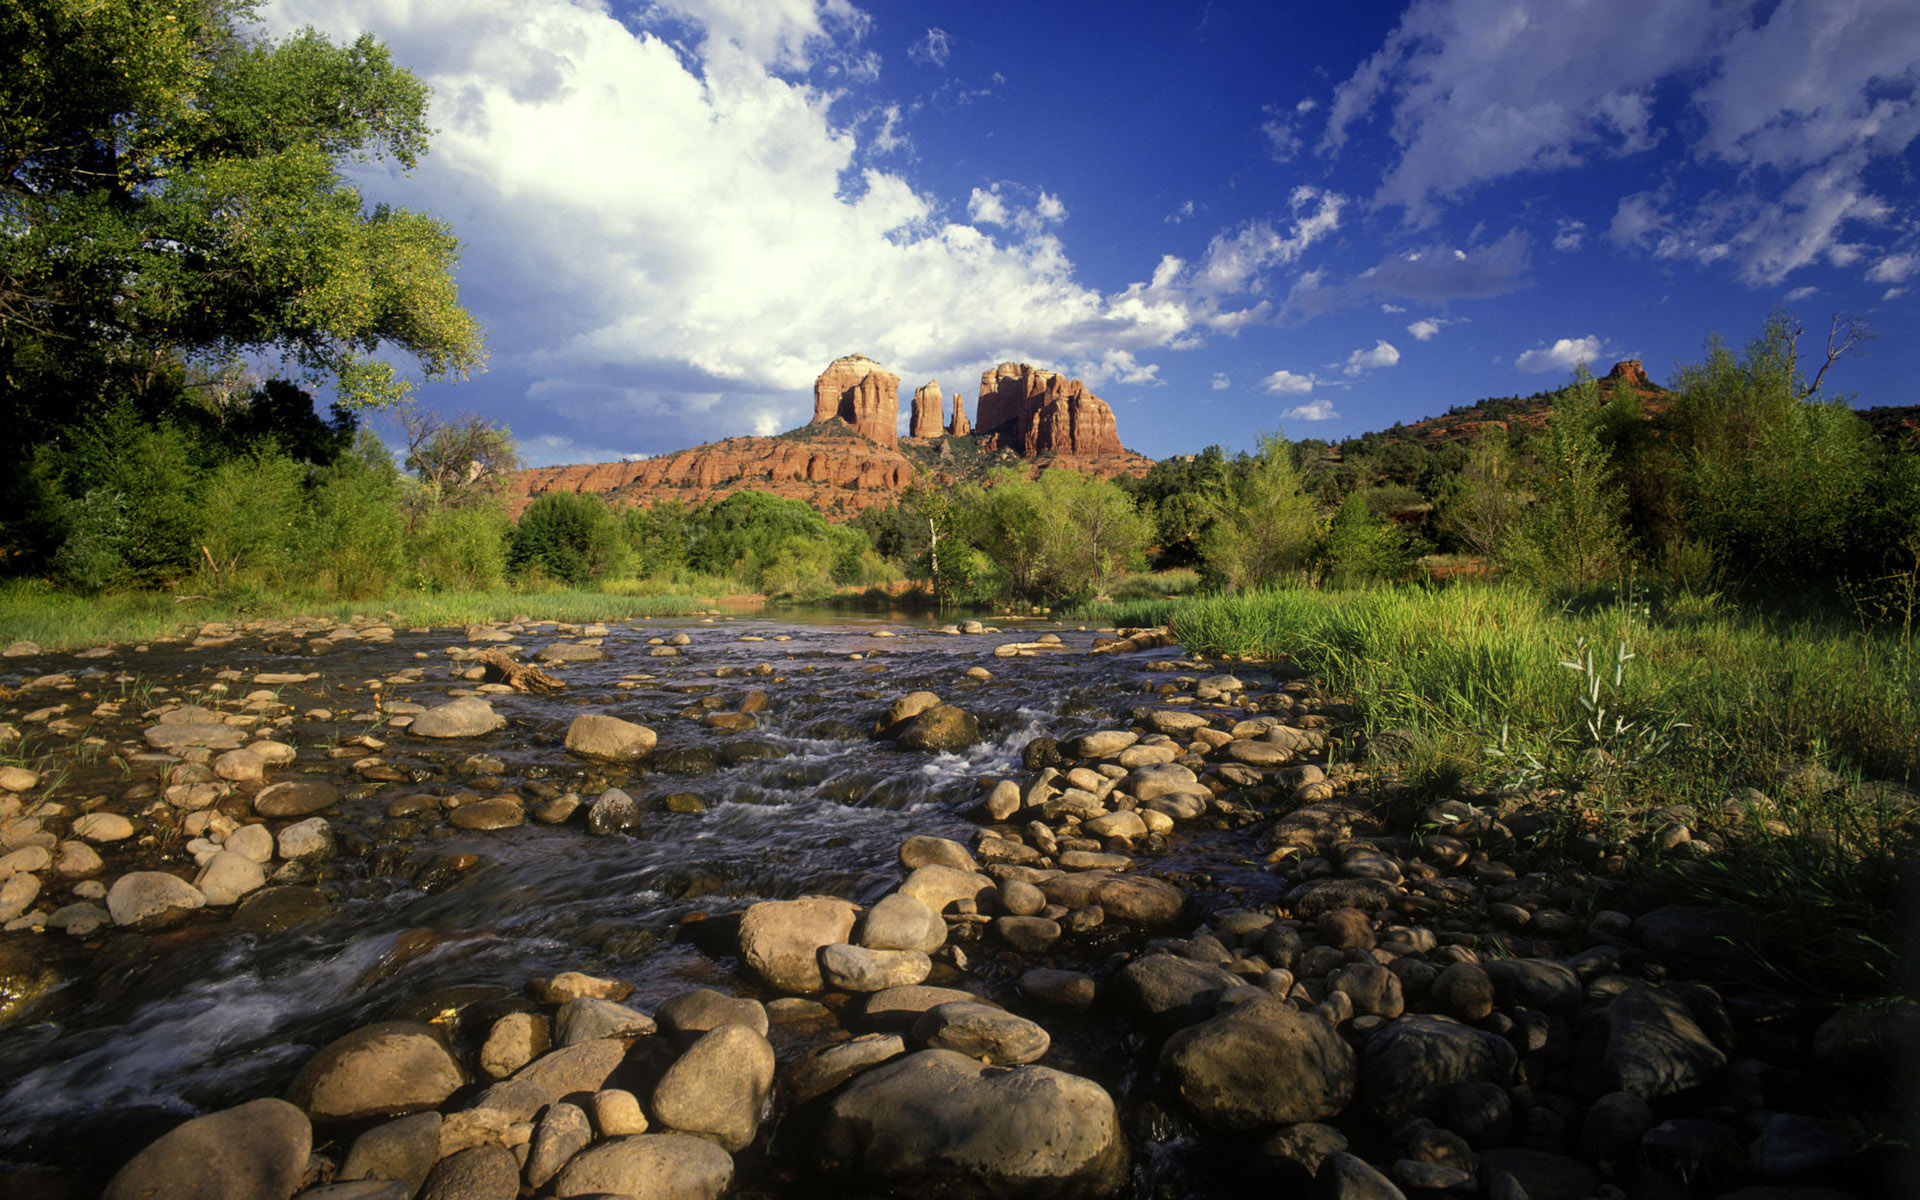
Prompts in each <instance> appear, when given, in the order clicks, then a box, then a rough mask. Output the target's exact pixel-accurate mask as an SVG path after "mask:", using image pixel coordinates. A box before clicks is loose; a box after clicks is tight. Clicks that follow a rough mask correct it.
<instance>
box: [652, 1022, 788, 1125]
mask: <svg viewBox="0 0 1920 1200" xmlns="http://www.w3.org/2000/svg"><path fill="white" fill-rule="evenodd" d="M773 1068H774V1058H773V1047H772V1045H770V1044H769V1043H768V1041H767V1039H766V1038H763V1037H761V1036H760V1035H759V1034H757V1033H755V1032H754V1031H753V1030H751V1029H748V1028H747V1027H746V1026H744V1025H722V1026H720V1027H719V1028H718V1029H715V1030H713V1031H711V1032H709V1033H707V1034H704V1035H702V1036H701V1038H700V1040H699V1041H697V1042H695V1043H694V1044H693V1045H692V1047H691V1048H689V1049H688V1050H687V1052H686V1053H685V1054H683V1055H681V1056H680V1058H679V1059H678V1060H677V1061H675V1063H674V1064H673V1065H672V1066H671V1067H669V1068H667V1073H666V1074H665V1075H663V1076H661V1077H660V1082H659V1084H658V1085H656V1086H655V1087H654V1089H653V1103H652V1105H651V1106H650V1107H651V1108H652V1110H653V1115H654V1118H655V1119H656V1120H657V1121H659V1122H660V1124H662V1125H664V1126H666V1127H667V1128H668V1129H677V1130H679V1131H680V1132H682V1133H692V1134H697V1135H699V1136H702V1137H708V1138H712V1139H713V1140H714V1141H716V1142H718V1143H719V1144H720V1145H721V1146H723V1147H725V1148H726V1149H728V1150H730V1151H738V1150H742V1149H745V1148H746V1147H747V1146H748V1145H749V1144H750V1143H751V1142H752V1141H753V1139H754V1135H755V1134H757V1133H758V1132H759V1131H760V1117H761V1114H762V1113H763V1112H764V1111H765V1109H766V1105H767V1096H768V1095H769V1094H770V1093H771V1092H772V1090H773Z"/></svg>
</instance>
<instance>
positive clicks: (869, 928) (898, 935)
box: [859, 892, 947, 983]
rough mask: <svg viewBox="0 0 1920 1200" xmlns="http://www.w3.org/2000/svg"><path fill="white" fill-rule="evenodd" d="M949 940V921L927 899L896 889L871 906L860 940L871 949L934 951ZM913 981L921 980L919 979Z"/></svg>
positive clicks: (865, 918) (862, 921)
mask: <svg viewBox="0 0 1920 1200" xmlns="http://www.w3.org/2000/svg"><path fill="white" fill-rule="evenodd" d="M946 940H947V923H946V922H945V921H942V920H941V919H940V914H939V913H936V912H934V911H933V909H932V908H931V907H930V906H928V905H927V903H926V902H925V901H923V900H920V899H918V898H916V897H913V896H909V895H907V894H906V893H905V892H894V893H892V894H890V895H888V896H886V897H884V898H882V899H881V901H880V902H879V903H878V904H876V905H874V906H873V907H872V908H870V909H868V910H867V914H866V916H865V917H863V918H862V919H861V921H860V937H859V943H860V945H862V946H865V947H867V948H868V949H871V950H918V951H920V952H921V953H922V954H932V953H933V952H934V951H935V950H938V949H939V948H940V947H941V946H942V945H944V944H946ZM913 982H915V983H918V982H920V981H919V980H917V979H916V980H914V981H913Z"/></svg>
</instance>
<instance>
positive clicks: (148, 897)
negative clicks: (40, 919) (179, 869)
mask: <svg viewBox="0 0 1920 1200" xmlns="http://www.w3.org/2000/svg"><path fill="white" fill-rule="evenodd" d="M255 866H256V869H257V867H258V864H255ZM206 903H207V898H206V897H205V896H203V895H201V894H200V889H199V888H196V887H194V886H193V885H192V884H190V883H188V882H187V881H186V880H184V879H181V878H179V877H178V876H175V875H169V874H167V873H166V872H165V871H129V872H127V873H126V874H125V875H122V876H121V877H120V878H118V879H116V880H114V881H113V886H112V887H110V888H108V889H107V912H108V913H110V914H112V916H113V923H114V924H115V925H124V926H131V927H133V928H135V929H164V928H166V927H167V926H169V925H177V924H179V923H180V922H181V921H184V920H186V919H187V914H189V913H191V912H192V911H193V910H194V909H196V908H203V907H205V906H206Z"/></svg>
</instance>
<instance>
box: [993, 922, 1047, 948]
mask: <svg viewBox="0 0 1920 1200" xmlns="http://www.w3.org/2000/svg"><path fill="white" fill-rule="evenodd" d="M993 932H994V935H995V936H996V937H998V938H999V939H1000V940H1001V941H1003V942H1005V943H1006V944H1007V945H1009V946H1011V947H1013V948H1014V949H1015V950H1018V951H1019V952H1020V953H1022V954H1042V953H1045V952H1046V951H1047V950H1048V949H1050V948H1051V947H1052V946H1053V944H1054V943H1055V942H1057V941H1059V940H1060V933H1061V930H1060V922H1058V921H1055V920H1053V919H1052V918H1049V917H996V918H995V919H994V922H993Z"/></svg>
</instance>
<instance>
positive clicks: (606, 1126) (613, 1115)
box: [593, 1088, 647, 1138]
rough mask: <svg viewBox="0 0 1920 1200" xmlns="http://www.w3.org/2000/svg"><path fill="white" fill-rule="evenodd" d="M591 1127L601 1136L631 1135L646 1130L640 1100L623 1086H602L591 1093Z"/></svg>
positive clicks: (645, 1121) (645, 1118)
mask: <svg viewBox="0 0 1920 1200" xmlns="http://www.w3.org/2000/svg"><path fill="white" fill-rule="evenodd" d="M593 1127H594V1128H595V1129H597V1130H599V1131H600V1136H601V1137H603V1138H616V1137H631V1136H632V1135H634V1134H636V1133H645V1132H646V1131H647V1116H646V1114H645V1113H643V1112H641V1111H640V1101H639V1099H638V1098H637V1097H635V1096H634V1094H633V1093H632V1092H629V1091H627V1090H626V1089H625V1088H602V1089H601V1090H599V1091H597V1092H595V1093H594V1094H593Z"/></svg>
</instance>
